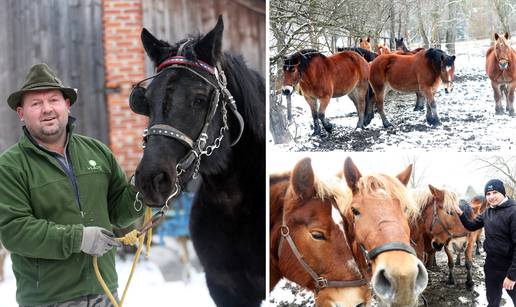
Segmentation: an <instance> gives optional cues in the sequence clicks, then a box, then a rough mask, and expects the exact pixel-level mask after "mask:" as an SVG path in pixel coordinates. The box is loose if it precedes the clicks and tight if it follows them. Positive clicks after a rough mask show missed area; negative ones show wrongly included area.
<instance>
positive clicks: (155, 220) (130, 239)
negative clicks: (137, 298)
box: [93, 193, 171, 307]
mask: <svg viewBox="0 0 516 307" xmlns="http://www.w3.org/2000/svg"><path fill="white" fill-rule="evenodd" d="M170 199H171V197H169V198H168V199H167V200H166V202H165V206H163V207H162V208H161V209H160V210H159V211H158V212H156V213H155V214H154V215H153V214H152V208H150V207H147V208H146V209H145V214H144V221H143V225H142V227H141V228H140V230H136V229H135V230H133V231H131V232H129V233H128V234H126V235H125V236H123V237H120V238H115V240H117V241H119V242H120V243H122V244H124V245H136V244H137V243H138V248H137V249H136V254H135V256H134V260H133V264H132V266H131V272H130V273H129V277H128V279H127V282H126V284H125V288H124V292H123V294H122V298H121V299H120V303H118V302H117V301H116V299H115V297H114V295H113V294H112V293H111V290H110V289H109V287H108V286H107V284H106V282H105V281H104V278H103V277H102V275H101V273H100V270H99V266H98V257H97V256H93V269H94V271H95V275H96V276H97V280H98V281H99V283H100V285H101V286H102V289H103V290H104V293H105V294H106V296H107V297H108V298H109V300H110V301H111V304H113V306H115V307H122V305H123V303H124V301H125V297H126V294H127V291H128V290H129V285H130V284H131V280H132V278H133V274H134V272H135V270H136V264H137V263H138V261H139V259H140V254H141V252H142V250H143V246H144V245H145V244H144V243H145V238H147V241H146V247H147V254H146V257H147V258H148V257H149V255H150V245H151V241H152V227H154V226H155V225H156V224H159V222H161V220H162V219H163V218H164V217H165V214H166V211H167V210H168V208H169V207H168V202H169V200H170ZM133 205H134V208H135V210H136V211H140V210H142V208H143V203H142V201H141V200H140V199H139V193H136V197H135V201H134V204H133ZM137 206H138V207H137Z"/></svg>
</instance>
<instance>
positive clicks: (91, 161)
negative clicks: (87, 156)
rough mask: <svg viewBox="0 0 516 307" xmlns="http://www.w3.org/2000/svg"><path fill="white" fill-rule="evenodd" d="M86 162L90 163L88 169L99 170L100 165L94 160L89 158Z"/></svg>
mask: <svg viewBox="0 0 516 307" xmlns="http://www.w3.org/2000/svg"><path fill="white" fill-rule="evenodd" d="M88 163H89V164H90V166H89V167H88V170H90V171H100V170H101V167H100V166H99V165H97V162H95V161H94V160H90V161H88Z"/></svg>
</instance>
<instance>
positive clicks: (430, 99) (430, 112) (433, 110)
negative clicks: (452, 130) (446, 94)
mask: <svg viewBox="0 0 516 307" xmlns="http://www.w3.org/2000/svg"><path fill="white" fill-rule="evenodd" d="M423 94H424V95H425V98H426V122H427V123H428V124H429V125H431V126H438V125H441V121H440V120H439V116H438V115H437V104H436V103H435V100H434V93H433V92H432V88H430V87H428V88H426V89H423Z"/></svg>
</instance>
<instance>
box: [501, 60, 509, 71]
mask: <svg viewBox="0 0 516 307" xmlns="http://www.w3.org/2000/svg"><path fill="white" fill-rule="evenodd" d="M498 67H500V69H501V70H507V68H509V61H500V62H498Z"/></svg>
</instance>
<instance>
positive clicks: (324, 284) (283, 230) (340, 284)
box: [278, 211, 367, 292]
mask: <svg viewBox="0 0 516 307" xmlns="http://www.w3.org/2000/svg"><path fill="white" fill-rule="evenodd" d="M284 240H286V241H287V243H288V245H289V247H290V250H291V251H292V253H293V254H294V255H295V256H296V258H297V261H298V262H299V264H301V266H302V267H303V268H304V269H305V271H306V272H307V273H308V275H310V277H312V279H313V280H314V284H315V289H316V292H319V291H320V290H321V289H324V288H345V287H359V286H363V285H366V284H367V280H366V279H365V278H363V277H362V276H361V278H360V279H354V280H330V281H329V280H327V279H326V278H324V277H323V276H320V275H319V274H318V273H317V272H315V270H314V269H312V267H311V266H310V265H309V264H308V263H306V260H305V259H304V258H303V255H302V254H301V252H300V251H299V249H298V248H297V246H296V243H295V242H294V240H293V239H292V237H291V236H290V228H289V227H288V226H287V224H286V222H285V211H283V216H282V221H281V227H280V241H279V245H278V258H279V257H280V256H281V247H282V245H283V242H284ZM350 250H351V248H350Z"/></svg>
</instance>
